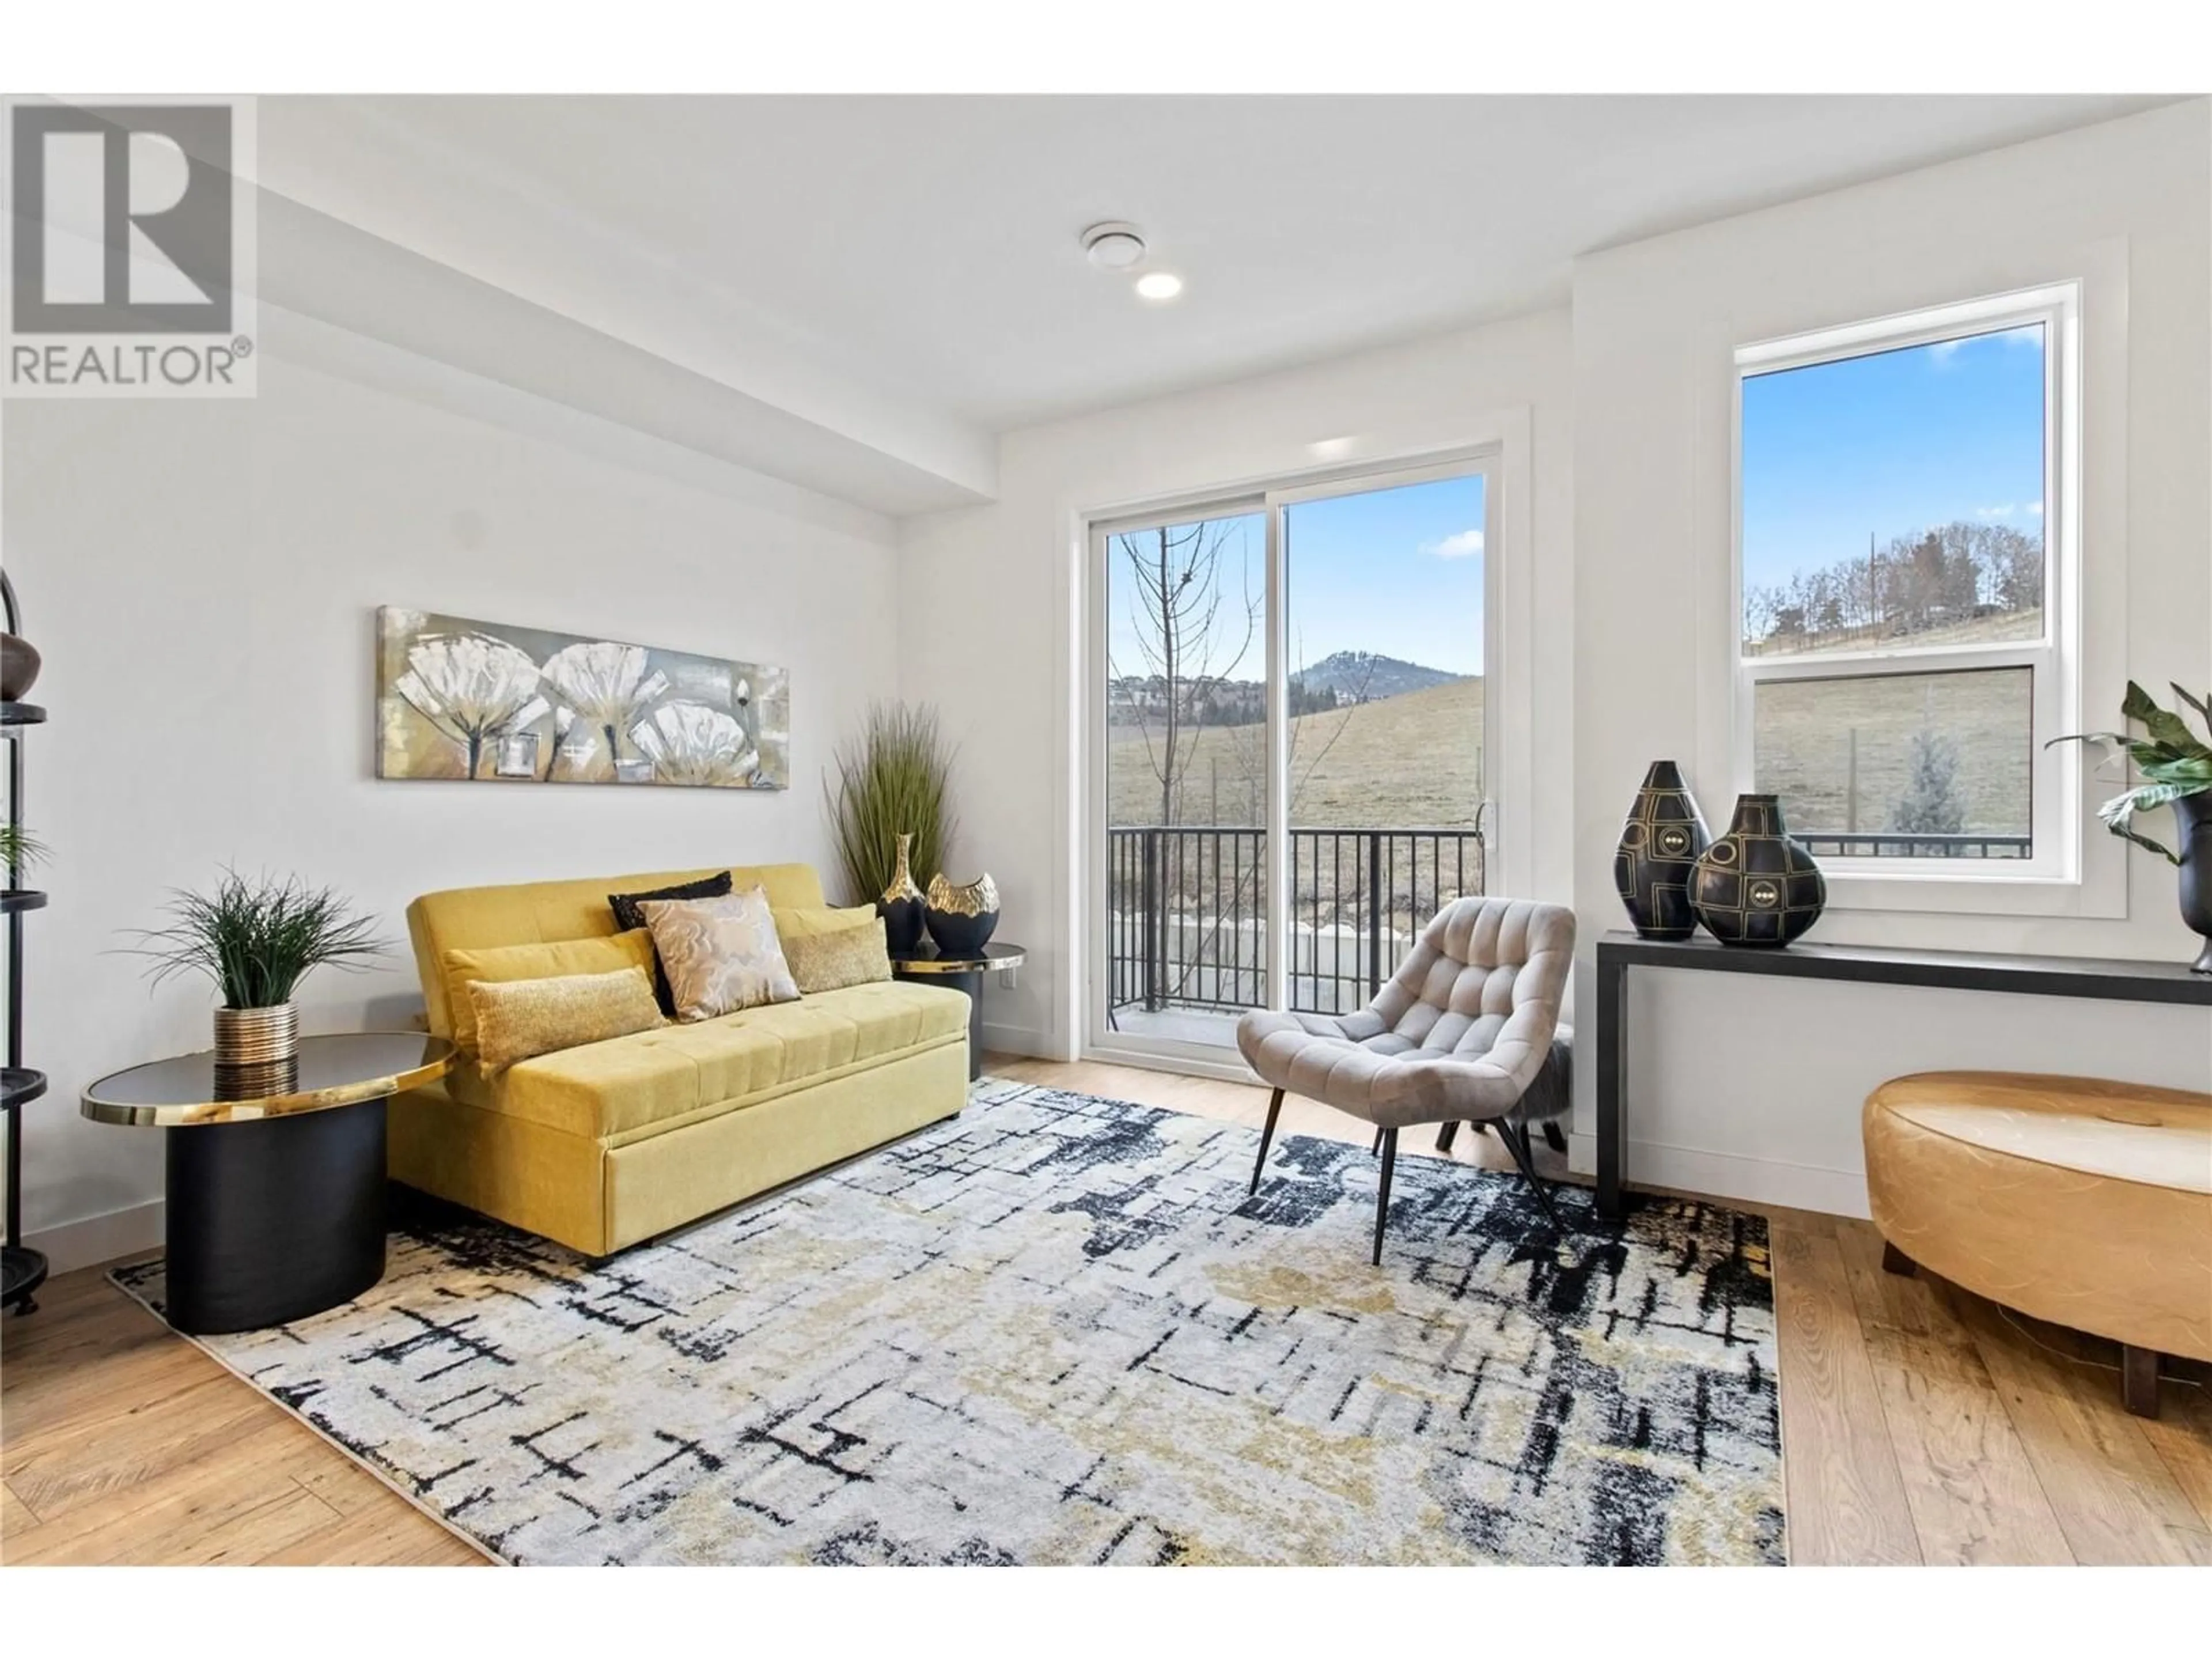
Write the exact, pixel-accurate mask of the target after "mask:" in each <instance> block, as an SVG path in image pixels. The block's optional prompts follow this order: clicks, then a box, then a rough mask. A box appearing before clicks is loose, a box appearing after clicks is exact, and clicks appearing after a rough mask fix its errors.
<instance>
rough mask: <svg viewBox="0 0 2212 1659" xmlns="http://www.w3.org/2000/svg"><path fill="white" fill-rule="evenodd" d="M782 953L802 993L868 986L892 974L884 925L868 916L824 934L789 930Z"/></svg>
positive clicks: (810, 993) (877, 919)
mask: <svg viewBox="0 0 2212 1659" xmlns="http://www.w3.org/2000/svg"><path fill="white" fill-rule="evenodd" d="M783 954H784V957H785V959H786V960H787V961H788V962H789V963H791V977H792V978H793V980H794V981H797V982H798V985H799V994H801V995H802V996H810V997H811V996H812V995H814V994H816V993H817V992H818V991H842V989H844V988H845V987H847V986H848V985H868V984H872V983H873V982H874V981H877V980H879V979H889V978H890V976H891V959H890V951H889V950H888V949H887V947H886V946H885V945H884V924H883V922H882V921H881V919H880V918H878V917H876V916H870V917H869V918H868V919H867V921H866V924H865V925H863V926H861V927H840V928H838V929H836V931H835V932H832V933H791V934H786V935H785V936H784V940H783Z"/></svg>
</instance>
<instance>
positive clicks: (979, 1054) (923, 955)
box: [891, 939, 1029, 1083]
mask: <svg viewBox="0 0 2212 1659" xmlns="http://www.w3.org/2000/svg"><path fill="white" fill-rule="evenodd" d="M1028 960H1029V952H1028V951H1025V950H1024V949H1023V948H1022V947H1021V946H1020V945H1000V944H999V943H997V942H996V941H994V942H993V943H991V944H989V945H985V946H984V947H983V948H982V950H981V951H978V952H975V953H972V954H969V955H964V956H960V955H953V954H951V953H948V952H946V951H940V950H939V949H938V948H937V946H936V945H935V944H934V943H933V941H931V940H929V939H924V940H922V942H921V944H919V945H915V947H914V949H913V950H911V951H892V952H891V972H892V973H894V974H896V975H897V976H898V977H899V978H901V979H921V980H929V981H933V982H935V983H937V984H939V985H948V986H951V987H952V988H953V989H954V990H956V991H965V992H966V993H967V994H968V1080H969V1082H970V1083H973V1082H974V1081H975V1079H977V1078H979V1077H981V1076H982V1075H983V975H986V974H995V973H1007V972H1011V971H1012V969H1016V968H1018V967H1020V966H1021V965H1022V963H1024V962H1026V961H1028Z"/></svg>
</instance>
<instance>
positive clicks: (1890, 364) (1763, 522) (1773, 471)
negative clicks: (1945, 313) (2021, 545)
mask: <svg viewBox="0 0 2212 1659" xmlns="http://www.w3.org/2000/svg"><path fill="white" fill-rule="evenodd" d="M2042 507H2043V330H2042V328H2041V326H2040V325H2033V326H2030V327H2027V328H2019V329H2010V330H2007V331H2004V332H2002V333H1997V334H1981V335H1975V336H1972V337H1969V338H1967V339H1964V340H1947V341H1942V342H1940V343H1936V344H1935V345H1927V346H1913V347H1911V348H1908V349H1905V350H1902V351H1885V352H1881V353H1878V354H1876V355H1875V356H1869V357H1852V358H1847V359H1844V361H1842V362H1832V363H1818V364H1814V365H1813V366H1811V367H1809V368H1792V369H1783V370H1780V371H1778V372H1777V373H1774V374H1760V375H1756V376H1751V377H1747V378H1746V380H1744V383H1743V575H1744V585H1745V586H1747V587H1751V586H1766V585H1769V584H1772V583H1776V582H1779V581H1785V580H1788V578H1789V577H1790V574H1791V573H1792V572H1793V571H1796V570H1811V569H1817V568H1820V567H1821V566H1823V565H1829V564H1834V563H1837V562H1840V561H1842V560H1845V559H1863V558H1864V557H1866V552H1867V535H1868V532H1873V534H1874V535H1875V538H1876V540H1877V541H1878V542H1879V543H1880V544H1882V545H1885V546H1886V545H1887V544H1888V542H1889V538H1891V537H1892V536H1899V535H1910V534H1912V533H1914V532H1918V531H1921V530H1923V529H1926V528H1927V527H1928V526H1931V525H1938V524H1948V523H1949V522H1950V521H1952V520H1954V519H1956V520H1967V521H1969V522H1972V521H1976V520H1979V521H1982V522H1985V523H1998V524H2005V525H2009V526H2012V527H2013V528H2014V529H2015V530H2020V531H2022V532H2028V533H2035V532H2039V531H2040V530H2041V528H2042V523H2043V520H2042Z"/></svg>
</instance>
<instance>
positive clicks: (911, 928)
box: [876, 836, 923, 956]
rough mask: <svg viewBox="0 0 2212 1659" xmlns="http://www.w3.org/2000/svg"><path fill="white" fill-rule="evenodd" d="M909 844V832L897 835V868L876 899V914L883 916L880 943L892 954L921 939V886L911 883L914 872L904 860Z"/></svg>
mask: <svg viewBox="0 0 2212 1659" xmlns="http://www.w3.org/2000/svg"><path fill="white" fill-rule="evenodd" d="M913 845H914V837H913V836H900V837H899V838H898V869H897V871H896V872H895V873H894V874H893V875H892V877H891V884H890V886H888V887H886V888H884V892H883V896H882V897H881V898H879V899H878V900H877V901H876V914H877V915H879V916H881V917H882V918H883V919H884V947H885V948H886V949H887V950H889V951H890V953H891V954H892V955H893V956H896V955H898V954H899V952H901V951H911V950H913V949H914V948H915V945H919V944H921V923H922V908H923V907H922V897H921V888H919V887H917V886H915V884H914V872H913V871H911V870H909V869H908V868H907V862H906V860H907V850H908V848H911V847H912V846H913Z"/></svg>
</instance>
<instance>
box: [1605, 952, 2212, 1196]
mask: <svg viewBox="0 0 2212 1659" xmlns="http://www.w3.org/2000/svg"><path fill="white" fill-rule="evenodd" d="M1631 968H1686V969H1692V970H1693V971H1694V970H1699V969H1702V970H1704V971H1705V972H1706V973H1714V974H1759V975H1765V977H1767V978H1769V979H1826V980H1842V981H1851V982H1856V983H1858V984H1862V985H1924V986H1934V987H1940V988H1942V989H1944V990H1952V991H2013V992H2019V993H2024V994H2027V995H2030V996H2048V997H2085V998H2090V999H2093V1000H2103V1001H2109V1002H2177V1003H2187V1004H2192V1005H2194V1006H2197V1007H2202V1008H2212V974H2199V973H2194V972H2191V969H2190V968H2189V965H2188V964H2187V963H2180V962H2112V961H2106V960H2104V959H2102V958H2099V957H2018V956H1991V955H1979V954H1976V953H1973V952H1970V951H1899V950H1891V949H1887V948H1885V947H1883V946H1881V945H1784V946H1781V947H1779V948H1768V949H1763V950H1762V949H1758V948H1755V947H1753V946H1748V945H1721V944H1718V943H1717V942H1716V941H1714V940H1712V939H1680V940H1676V939H1642V938H1639V937H1638V935H1636V934H1634V933H1607V934H1606V935H1605V936H1604V937H1603V938H1601V939H1599V940H1598V942H1597V1207H1598V1213H1599V1214H1601V1215H1609V1216H1610V1215H1619V1214H1620V1212H1621V1200H1620V1182H1621V1168H1620V1152H1621V1146H1620V1134H1621V1123H1620V1116H1621V1101H1620V1097H1621V1091H1622V1087H1623V1084H1624V1079H1625V1074H1626V1070H1627V1060H1628V970H1629V969H1631Z"/></svg>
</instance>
